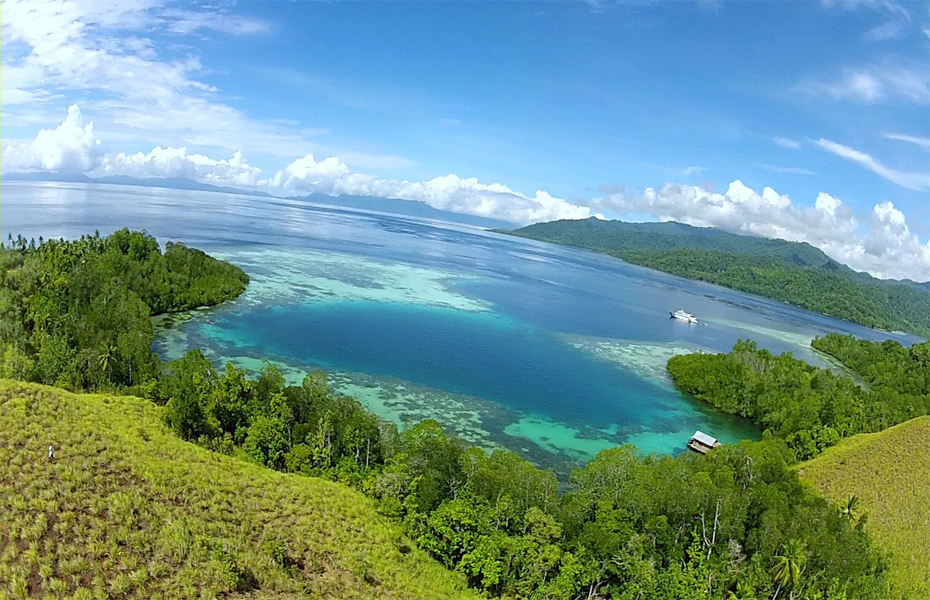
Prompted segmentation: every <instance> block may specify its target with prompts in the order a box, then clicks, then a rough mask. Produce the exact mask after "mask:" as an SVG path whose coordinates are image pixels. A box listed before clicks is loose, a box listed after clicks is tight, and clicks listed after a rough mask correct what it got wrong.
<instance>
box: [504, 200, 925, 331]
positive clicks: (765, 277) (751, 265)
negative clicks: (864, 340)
mask: <svg viewBox="0 0 930 600" xmlns="http://www.w3.org/2000/svg"><path fill="white" fill-rule="evenodd" d="M499 233H506V234H510V235H515V236H519V237H524V238H528V239H533V240H539V241H543V242H552V243H555V244H564V245H566V246H574V247H577V248H584V249H587V250H593V251H595V252H601V253H603V254H609V255H611V256H616V257H617V258H620V259H622V260H624V261H626V262H629V263H633V264H637V265H643V266H646V267H650V268H653V269H658V270H659V271H665V272H666V273H672V274H673V275H679V276H682V277H688V278H690V279H699V280H701V281H707V282H710V283H715V284H718V285H723V286H726V287H729V288H733V289H735V290H739V291H742V292H750V293H753V294H758V295H760V296H764V297H766V298H771V299H773V300H780V301H782V302H788V303H790V304H794V305H796V306H800V307H802V308H806V309H808V310H813V311H816V312H819V313H823V314H825V315H829V316H831V317H837V318H840V319H845V320H847V321H852V322H854V323H859V324H861V325H865V326H867V327H874V328H877V329H884V330H888V331H906V332H908V333H914V334H917V335H920V336H924V337H927V336H930V282H924V283H916V282H913V281H909V280H903V281H897V280H881V279H876V278H875V277H872V276H871V275H869V274H868V273H859V272H857V271H854V270H852V269H850V268H849V267H847V266H846V265H844V264H842V263H839V262H837V261H835V260H833V259H832V258H830V257H829V256H827V255H826V254H824V253H823V252H822V251H821V250H819V249H817V248H815V247H813V246H811V245H810V244H807V243H801V242H787V241H785V240H777V239H768V238H761V237H753V236H748V235H737V234H733V233H727V232H725V231H721V230H719V229H715V228H702V227H692V226H690V225H684V224H682V223H675V222H668V223H625V222H623V221H604V220H601V219H595V218H593V217H592V218H590V219H586V220H563V221H552V222H549V223H536V224H534V225H529V226H527V227H523V228H521V229H517V230H514V231H510V230H499Z"/></svg>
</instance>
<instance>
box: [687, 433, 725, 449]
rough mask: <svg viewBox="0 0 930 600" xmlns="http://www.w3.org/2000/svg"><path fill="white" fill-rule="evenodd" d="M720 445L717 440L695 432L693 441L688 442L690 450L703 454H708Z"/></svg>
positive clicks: (692, 437)
mask: <svg viewBox="0 0 930 600" xmlns="http://www.w3.org/2000/svg"><path fill="white" fill-rule="evenodd" d="M719 445H720V442H718V441H717V438H712V437H710V436H709V435H707V434H706V433H704V432H702V431H695V432H694V435H692V436H691V439H690V440H688V448H691V449H692V450H694V451H695V452H700V453H701V454H707V453H708V452H710V451H711V450H713V449H714V448H716V447H717V446H719Z"/></svg>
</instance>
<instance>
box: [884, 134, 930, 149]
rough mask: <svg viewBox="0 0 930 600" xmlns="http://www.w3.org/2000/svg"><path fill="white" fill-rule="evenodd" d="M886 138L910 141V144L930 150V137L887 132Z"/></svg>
mask: <svg viewBox="0 0 930 600" xmlns="http://www.w3.org/2000/svg"><path fill="white" fill-rule="evenodd" d="M885 138H886V139H889V140H897V141H899V142H908V143H910V144H915V145H917V146H920V147H921V148H923V149H924V150H930V138H925V137H917V136H914V135H904V134H902V133H886V134H885Z"/></svg>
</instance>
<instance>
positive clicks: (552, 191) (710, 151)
mask: <svg viewBox="0 0 930 600" xmlns="http://www.w3.org/2000/svg"><path fill="white" fill-rule="evenodd" d="M59 6H63V7H64V8H63V9H61V8H59V9H54V10H53V9H52V8H51V7H50V5H44V4H43V3H41V2H32V1H30V2H19V1H17V0H3V2H2V11H3V14H4V21H3V23H2V32H3V66H2V69H3V77H2V81H0V83H2V85H3V90H2V93H0V108H2V120H0V125H2V127H0V137H2V143H3V146H4V148H5V150H4V154H3V159H4V160H3V165H2V166H3V168H4V171H7V172H9V171H11V170H42V169H46V170H57V169H66V170H81V171H85V172H88V173H90V174H91V175H100V174H131V175H136V176H165V175H182V176H189V177H191V178H194V179H200V180H203V181H210V182H216V183H227V184H232V185H240V186H241V187H253V188H258V189H267V190H269V191H272V192H276V191H277V192H280V193H307V192H310V191H318V192H323V193H370V194H373V195H386V196H394V197H403V198H408V199H414V200H420V201H424V202H427V203H430V204H433V205H434V206H437V207H439V208H443V209H447V210H454V211H457V212H468V213H472V214H483V215H485V216H495V217H499V218H506V219H508V220H511V221H513V222H515V223H522V222H530V221H535V220H546V219H549V218H558V217H568V218H576V217H585V216H589V215H593V214H599V215H604V216H607V217H611V218H613V217H622V218H637V219H676V220H681V221H685V222H691V223H694V224H698V225H714V226H718V227H723V228H725V229H729V230H733V231H741V232H746V233H754V234H758V235H768V236H774V237H785V238H788V239H797V240H801V241H809V242H810V243H813V244H815V245H818V246H819V247H821V248H823V249H824V250H825V251H827V252H828V253H829V254H831V255H832V256H835V257H836V258H838V259H840V260H843V261H844V262H847V263H849V264H851V265H852V266H854V267H856V268H859V269H863V270H868V271H870V272H872V273H874V274H877V275H881V276H912V277H915V278H922V279H930V242H928V241H927V240H928V236H930V196H928V190H930V112H928V109H930V34H928V30H930V17H928V13H930V5H928V4H927V3H917V2H907V3H895V2H865V1H860V2H826V3H817V2H684V1H680V2H670V3H658V2H616V3H608V2H601V3H585V2H564V3H556V2H546V3H532V2H520V3H516V2H514V3H503V2H494V3H491V2H488V3H470V2H469V3H453V2H436V3H427V2H418V3H376V2H364V3H351V2H332V3H316V2H296V3H284V2H247V3H240V4H214V5H199V4H185V3H169V4H163V3H160V2H158V1H157V0H123V1H121V2H117V3H114V4H113V5H111V4H110V3H109V2H107V1H105V0H96V1H94V2H81V3H71V2H69V1H68V0H64V1H63V2H62V3H61V4H60V5H59ZM72 105H76V106H77V112H75V111H72V114H71V116H68V118H67V119H66V118H65V117H66V116H67V115H68V114H69V113H68V110H69V109H68V107H69V106H72ZM91 122H92V123H93V128H92V131H91V132H90V133H88V131H87V127H88V125H89V124H90V123H91ZM60 124H61V125H60ZM40 130H45V131H47V132H48V133H47V134H46V135H44V137H43V136H42V135H41V134H40V133H39V132H40ZM156 146H160V147H161V148H162V151H161V152H157V153H153V148H155V147H156ZM181 149H183V152H181ZM236 151H240V152H241V153H242V156H241V157H240V158H239V159H231V158H230V157H232V156H233V153H234V152H236ZM121 153H122V154H121ZM135 153H139V154H137V155H136V154H135ZM308 155H312V156H311V157H310V158H307V156H308ZM197 157H199V158H197ZM329 157H332V159H331V160H330V161H329V162H325V161H324V159H327V158H329ZM211 161H212V162H211ZM214 163H216V164H214ZM449 175H452V178H443V179H440V180H437V179H436V178H437V177H443V176H449ZM471 178H473V179H474V181H470V179H471ZM737 180H738V181H739V182H741V184H742V185H740V186H735V187H734V186H733V185H731V184H732V183H733V182H734V181H737ZM766 187H770V188H772V189H773V191H771V192H770V193H765V192H763V190H764V189H765V188H766ZM537 190H539V192H537ZM776 192H777V193H776ZM824 195H826V197H824ZM818 198H820V199H819V200H818ZM825 230H826V231H825ZM902 264H903V265H904V266H902Z"/></svg>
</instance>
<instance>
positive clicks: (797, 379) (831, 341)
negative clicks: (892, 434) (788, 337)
mask: <svg viewBox="0 0 930 600" xmlns="http://www.w3.org/2000/svg"><path fill="white" fill-rule="evenodd" d="M812 345H813V346H814V348H816V349H818V350H821V351H823V352H826V353H828V354H831V355H833V356H835V357H837V358H838V359H840V360H841V361H842V362H844V363H845V364H847V365H848V366H849V367H850V368H851V369H852V370H854V371H856V372H858V373H860V374H861V375H862V376H863V378H864V379H865V380H866V381H868V382H869V383H870V388H869V389H868V390H865V389H862V388H860V387H858V386H857V385H856V384H854V383H853V382H852V380H850V379H849V378H847V377H841V376H838V375H835V374H833V373H831V372H830V371H827V370H825V369H818V368H816V367H812V366H810V365H808V364H807V363H805V362H804V361H801V360H798V359H796V358H794V357H792V356H791V355H790V354H782V355H781V356H773V355H772V354H771V353H770V352H768V351H767V350H760V349H759V348H757V347H756V345H755V343H753V342H749V341H740V342H739V343H737V344H736V346H734V347H733V351H732V352H730V353H728V354H687V355H682V356H676V357H673V358H672V359H670V360H669V361H668V372H669V374H670V375H671V376H672V379H674V381H675V384H676V385H677V386H678V387H679V388H681V389H682V390H684V391H685V392H687V393H689V394H691V395H693V396H694V397H696V398H698V399H699V400H703V401H705V402H709V403H710V404H713V405H714V406H716V407H717V408H719V409H721V410H723V411H724V412H727V413H731V414H740V415H742V416H744V417H748V418H749V419H751V420H752V421H753V422H755V423H757V424H759V425H760V426H762V427H764V428H765V429H767V430H769V431H771V432H772V433H774V434H775V435H777V436H779V437H781V438H783V439H784V440H785V441H786V442H787V443H788V445H789V446H790V447H791V448H792V449H793V450H794V452H795V454H796V455H797V458H798V460H806V459H808V458H812V457H814V456H816V455H817V454H819V453H820V452H822V451H823V450H824V448H827V447H829V446H832V445H834V444H836V443H837V442H838V441H839V440H840V438H844V437H847V436H850V435H855V434H857V433H871V432H876V431H881V430H882V429H885V428H887V427H890V426H892V425H896V424H898V423H902V422H904V421H906V420H908V419H913V418H914V417H918V416H921V415H926V414H930V385H928V380H930V342H924V343H922V344H914V345H913V346H911V347H910V348H905V347H903V346H902V345H901V344H900V343H898V342H896V341H894V340H889V341H885V342H882V343H877V342H868V341H864V340H857V339H855V338H853V337H852V336H842V335H838V334H831V335H828V336H826V337H824V338H820V339H817V340H814V341H813V342H812Z"/></svg>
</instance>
